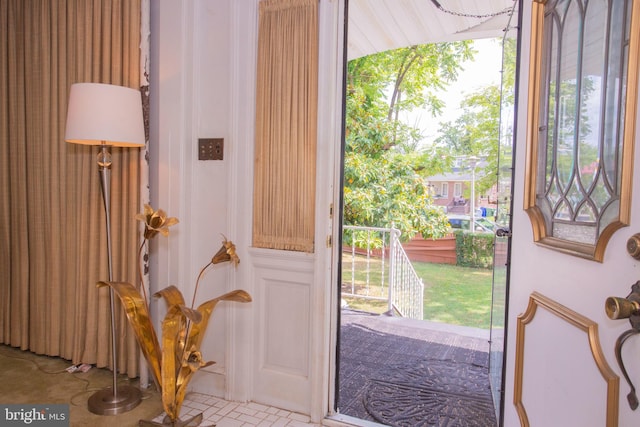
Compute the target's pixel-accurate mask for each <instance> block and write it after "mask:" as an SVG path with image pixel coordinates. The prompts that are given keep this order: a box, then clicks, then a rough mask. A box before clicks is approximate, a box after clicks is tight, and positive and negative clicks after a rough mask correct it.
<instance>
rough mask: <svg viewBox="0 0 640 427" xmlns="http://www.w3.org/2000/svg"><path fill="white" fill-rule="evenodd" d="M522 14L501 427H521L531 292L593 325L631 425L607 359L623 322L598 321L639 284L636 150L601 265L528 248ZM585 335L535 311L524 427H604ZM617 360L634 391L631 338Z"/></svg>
mask: <svg viewBox="0 0 640 427" xmlns="http://www.w3.org/2000/svg"><path fill="white" fill-rule="evenodd" d="M523 6H524V7H523V13H524V17H523V23H524V25H523V40H522V52H521V60H522V65H521V73H522V74H521V78H520V88H519V89H520V98H519V106H518V118H517V120H518V129H519V131H518V136H517V141H516V156H517V157H516V169H515V171H516V172H515V174H516V176H515V184H514V185H515V188H514V212H513V215H514V217H513V238H512V258H511V278H510V293H509V314H508V325H509V332H508V337H507V349H506V351H507V361H506V371H505V375H506V389H505V392H506V398H505V402H506V404H505V422H504V425H505V426H517V425H520V419H519V417H518V414H517V412H516V408H515V406H514V405H513V397H514V385H515V384H514V379H515V373H516V365H515V361H516V335H517V334H516V325H517V318H518V315H520V314H521V313H523V312H525V311H526V309H527V305H528V303H529V297H530V295H531V294H532V293H533V292H539V293H540V294H542V295H544V296H546V297H547V298H550V299H551V300H553V301H555V302H557V303H559V304H562V305H563V306H565V307H567V308H569V309H570V310H573V311H575V312H577V313H579V314H580V315H582V316H585V317H587V318H588V319H591V320H592V321H594V322H595V323H596V324H597V326H598V336H594V337H592V338H593V339H594V340H595V341H596V342H599V345H600V346H601V349H602V353H603V355H604V358H605V359H606V361H607V362H608V364H609V365H610V367H611V368H612V369H613V371H614V372H615V373H617V374H618V375H619V376H620V393H619V394H620V399H619V403H618V419H619V425H620V426H633V425H638V424H639V423H640V410H638V411H632V410H631V409H630V407H629V405H628V403H627V400H626V394H627V393H628V392H629V387H628V385H627V384H626V382H625V381H624V379H623V378H622V375H621V372H620V369H619V368H618V365H617V362H616V358H615V354H614V346H615V341H616V339H617V338H618V336H619V335H620V334H621V333H622V332H624V331H625V330H627V329H629V327H630V325H629V322H628V321H626V320H615V321H614V320H610V319H609V318H608V317H607V316H606V314H605V310H604V303H605V300H606V298H607V297H609V296H612V295H615V296H626V295H627V294H628V293H629V292H630V287H631V285H632V284H633V283H635V282H636V281H637V280H639V279H640V263H639V262H638V261H636V260H634V259H633V258H631V257H630V256H629V255H628V254H627V252H626V241H627V239H628V238H629V237H630V236H631V235H633V234H634V233H636V232H640V150H638V149H636V150H635V154H634V164H635V165H636V167H635V171H634V178H633V183H634V186H633V187H634V188H633V189H632V206H631V220H630V226H629V227H625V228H622V229H620V230H618V231H617V232H616V233H615V234H614V235H613V237H612V238H611V240H610V241H609V244H608V246H607V249H606V251H605V255H604V260H603V262H602V263H599V262H596V261H590V260H585V259H581V258H578V257H575V256H571V255H566V254H563V253H560V252H557V251H554V250H551V249H547V248H543V247H540V246H537V245H536V244H535V243H533V233H532V228H531V223H530V221H529V218H528V216H527V214H526V213H525V212H524V210H523V208H522V207H523V191H524V188H525V176H524V170H525V167H524V165H525V151H526V135H525V132H524V129H526V120H527V98H528V97H527V85H528V68H529V63H528V55H529V40H528V38H529V35H530V21H531V1H529V0H525V1H524V5H523ZM637 122H638V119H637V118H636V123H637ZM584 335H585V333H584V332H583V331H580V330H579V329H578V328H576V327H575V326H573V325H571V324H569V323H567V322H566V321H565V320H563V319H561V318H559V317H558V316H555V315H553V314H550V313H549V312H547V311H545V310H541V309H538V311H537V312H536V315H535V318H534V319H533V321H532V322H531V323H530V324H528V325H527V326H526V334H525V340H524V352H523V355H524V356H523V382H522V396H523V404H524V406H525V407H526V409H527V414H528V416H529V421H530V425H531V426H565V425H589V426H602V425H605V423H604V420H605V413H606V383H605V381H604V380H603V377H602V375H600V374H599V372H598V369H596V364H595V361H594V358H593V357H592V356H591V354H590V352H589V346H588V345H585V341H586V338H585V336H584ZM594 345H598V344H594ZM623 353H624V357H625V362H626V365H627V369H628V372H629V375H630V377H631V379H632V380H635V382H636V385H639V384H637V383H638V382H640V357H639V355H640V339H635V337H632V338H630V339H629V342H628V343H627V344H625V347H624V352H623Z"/></svg>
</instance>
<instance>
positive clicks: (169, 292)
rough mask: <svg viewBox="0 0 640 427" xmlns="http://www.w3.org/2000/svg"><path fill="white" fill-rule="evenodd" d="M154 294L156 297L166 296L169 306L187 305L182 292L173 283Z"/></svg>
mask: <svg viewBox="0 0 640 427" xmlns="http://www.w3.org/2000/svg"><path fill="white" fill-rule="evenodd" d="M153 296H154V297H156V298H160V297H162V298H164V300H165V302H166V303H167V307H171V306H172V305H185V303H184V297H183V296H182V292H180V289H178V288H176V287H175V286H173V285H171V286H167V287H166V288H164V289H162V290H160V291H158V292H156V293H155V294H153Z"/></svg>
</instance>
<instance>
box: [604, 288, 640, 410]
mask: <svg viewBox="0 0 640 427" xmlns="http://www.w3.org/2000/svg"><path fill="white" fill-rule="evenodd" d="M604 309H605V312H606V313H607V316H608V317H609V318H610V319H613V320H617V319H629V322H630V323H631V329H629V330H627V331H625V332H623V333H622V334H621V335H620V336H619V337H618V339H617V340H616V346H615V353H616V360H617V361H618V366H620V370H621V371H622V375H623V376H624V379H625V380H627V384H629V387H630V388H631V391H630V392H629V394H627V401H628V402H629V407H630V408H631V409H632V410H634V411H635V410H636V409H637V408H638V403H639V402H638V396H637V395H636V388H635V387H634V385H633V382H631V378H629V374H628V373H627V369H626V368H625V366H624V362H623V360H622V346H623V344H624V343H625V342H626V341H627V339H628V338H629V337H631V336H632V335H637V334H640V281H638V282H636V283H634V284H633V285H632V286H631V293H630V294H629V295H627V297H626V298H620V297H609V298H607V300H606V302H605V305H604Z"/></svg>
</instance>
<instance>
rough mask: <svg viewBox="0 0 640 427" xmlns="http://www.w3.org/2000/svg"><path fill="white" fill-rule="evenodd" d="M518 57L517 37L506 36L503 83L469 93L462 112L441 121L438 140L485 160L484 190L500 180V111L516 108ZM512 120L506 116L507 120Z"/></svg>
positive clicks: (452, 151) (480, 172)
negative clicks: (515, 90) (498, 176)
mask: <svg viewBox="0 0 640 427" xmlns="http://www.w3.org/2000/svg"><path fill="white" fill-rule="evenodd" d="M515 60H516V40H515V39H508V38H507V39H504V46H503V62H502V69H503V70H502V71H503V72H502V77H503V80H502V82H501V86H498V85H490V86H486V87H483V88H480V89H478V90H477V91H475V92H472V93H470V94H467V95H466V96H465V97H464V99H463V100H462V101H461V103H460V110H461V114H460V115H459V116H458V118H457V119H456V120H455V121H453V122H445V123H441V125H440V126H441V127H440V132H439V133H440V136H439V137H438V138H436V141H435V143H436V145H437V146H438V147H440V148H441V149H443V150H447V152H448V153H449V155H450V156H454V157H471V156H475V157H478V158H481V159H483V160H484V161H483V166H482V167H481V169H477V170H476V177H477V179H476V190H477V191H479V192H480V193H482V192H485V191H486V190H488V189H489V188H491V187H492V186H493V185H495V184H496V177H497V174H498V166H499V159H500V153H499V150H500V137H501V135H500V125H501V123H500V114H501V112H503V111H507V110H509V109H510V108H512V107H513V105H514V102H515V100H514V93H515V92H514V88H515V64H516V61H515ZM509 121H510V120H508V118H505V122H506V124H508V122H509ZM503 133H505V134H508V135H511V134H512V132H511V129H503ZM508 135H507V136H508ZM508 145H509V146H510V145H511V141H509V142H508ZM509 153H510V151H509ZM501 161H502V162H505V161H509V164H510V158H509V159H506V158H505V157H504V156H503V157H502V160H501Z"/></svg>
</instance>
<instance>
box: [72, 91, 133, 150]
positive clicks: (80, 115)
mask: <svg viewBox="0 0 640 427" xmlns="http://www.w3.org/2000/svg"><path fill="white" fill-rule="evenodd" d="M64 140H65V141H67V142H71V143H74V144H85V145H101V144H106V145H111V146H114V147H141V146H144V143H145V137H144V121H143V118H142V97H141V95H140V91H138V90H136V89H131V88H128V87H123V86H115V85H109V84H103V83H75V84H73V85H71V92H70V94H69V107H68V109H67V127H66V130H65V135H64Z"/></svg>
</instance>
